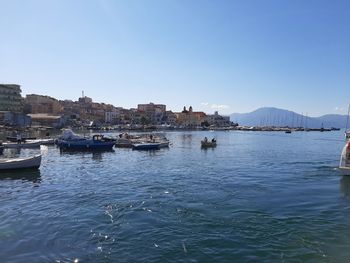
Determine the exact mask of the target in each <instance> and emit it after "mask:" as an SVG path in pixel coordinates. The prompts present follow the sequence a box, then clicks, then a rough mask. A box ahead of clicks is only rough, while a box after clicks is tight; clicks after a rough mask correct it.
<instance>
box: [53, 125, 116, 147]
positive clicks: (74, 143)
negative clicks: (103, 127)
mask: <svg viewBox="0 0 350 263" xmlns="http://www.w3.org/2000/svg"><path fill="white" fill-rule="evenodd" d="M114 144H115V141H114V140H111V139H109V138H107V139H105V138H104V136H103V135H101V134H95V135H93V136H92V138H85V137H81V136H79V135H77V134H75V133H73V131H72V130H69V129H66V130H64V131H63V134H62V136H61V137H60V138H59V139H58V140H57V146H58V147H59V148H61V149H64V150H89V151H99V150H102V151H104V150H112V148H113V146H114Z"/></svg>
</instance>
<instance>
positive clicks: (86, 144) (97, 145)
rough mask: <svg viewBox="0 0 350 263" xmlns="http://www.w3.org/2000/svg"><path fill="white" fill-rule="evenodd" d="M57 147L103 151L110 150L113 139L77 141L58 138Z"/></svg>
mask: <svg viewBox="0 0 350 263" xmlns="http://www.w3.org/2000/svg"><path fill="white" fill-rule="evenodd" d="M57 145H58V147H60V148H61V149H66V150H84V151H104V150H112V148H113V146H114V142H113V141H106V142H102V141H97V142H95V141H93V140H77V141H66V140H59V141H58V143H57Z"/></svg>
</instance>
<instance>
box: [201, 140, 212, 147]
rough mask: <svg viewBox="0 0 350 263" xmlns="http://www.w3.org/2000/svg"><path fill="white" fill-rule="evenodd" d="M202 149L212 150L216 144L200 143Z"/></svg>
mask: <svg viewBox="0 0 350 263" xmlns="http://www.w3.org/2000/svg"><path fill="white" fill-rule="evenodd" d="M201 146H202V148H214V147H216V142H203V141H202V142H201Z"/></svg>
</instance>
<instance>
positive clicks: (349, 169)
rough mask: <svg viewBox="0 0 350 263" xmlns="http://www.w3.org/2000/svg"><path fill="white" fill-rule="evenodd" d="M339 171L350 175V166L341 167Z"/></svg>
mask: <svg viewBox="0 0 350 263" xmlns="http://www.w3.org/2000/svg"><path fill="white" fill-rule="evenodd" d="M339 171H340V172H341V173H342V175H348V176H350V167H339Z"/></svg>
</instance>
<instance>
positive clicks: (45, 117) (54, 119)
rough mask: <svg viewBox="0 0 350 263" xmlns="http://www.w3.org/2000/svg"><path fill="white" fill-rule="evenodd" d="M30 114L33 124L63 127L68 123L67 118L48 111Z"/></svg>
mask: <svg viewBox="0 0 350 263" xmlns="http://www.w3.org/2000/svg"><path fill="white" fill-rule="evenodd" d="M28 115H29V116H30V117H31V119H32V126H39V127H50V128H62V127H63V126H64V125H65V123H66V118H64V117H63V116H60V115H50V114H46V113H36V114H28Z"/></svg>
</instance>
